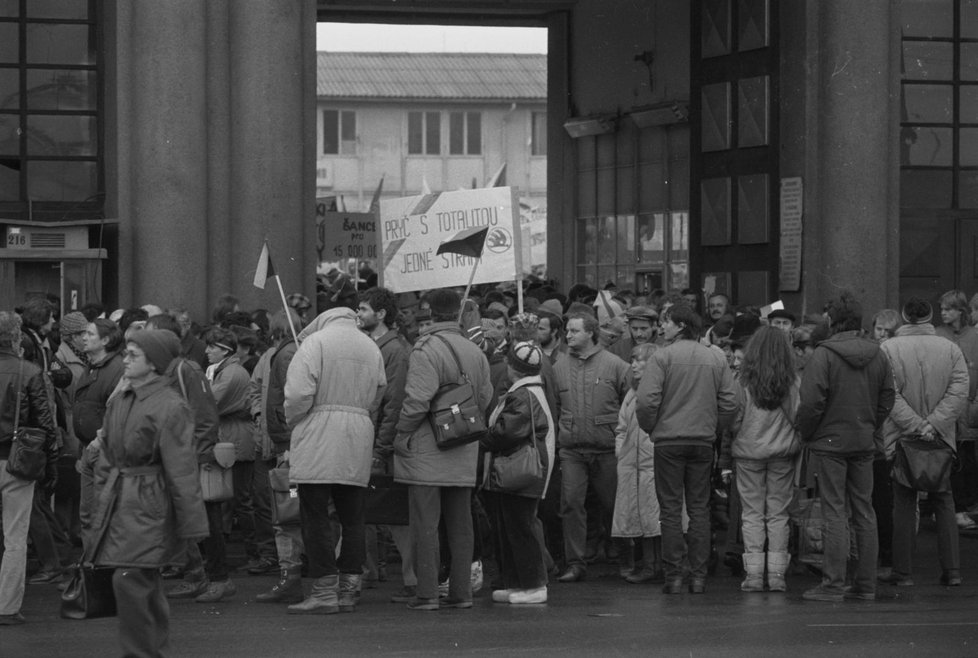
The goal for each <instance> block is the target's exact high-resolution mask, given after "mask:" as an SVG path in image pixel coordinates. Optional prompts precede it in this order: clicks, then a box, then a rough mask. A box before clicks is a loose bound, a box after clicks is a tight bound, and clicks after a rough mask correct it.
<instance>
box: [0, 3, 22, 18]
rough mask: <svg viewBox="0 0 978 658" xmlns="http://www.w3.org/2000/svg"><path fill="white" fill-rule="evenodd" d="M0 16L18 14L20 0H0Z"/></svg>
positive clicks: (5, 16) (6, 16) (15, 15)
mask: <svg viewBox="0 0 978 658" xmlns="http://www.w3.org/2000/svg"><path fill="white" fill-rule="evenodd" d="M0 16H3V17H4V18H16V17H18V16H20V0H0Z"/></svg>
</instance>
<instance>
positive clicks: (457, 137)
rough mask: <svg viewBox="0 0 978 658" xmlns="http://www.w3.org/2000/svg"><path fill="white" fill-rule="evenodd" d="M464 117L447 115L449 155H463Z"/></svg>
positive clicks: (458, 113)
mask: <svg viewBox="0 0 978 658" xmlns="http://www.w3.org/2000/svg"><path fill="white" fill-rule="evenodd" d="M464 144H465V115H464V114H463V113H461V112H452V113H451V114H449V115H448V152H449V153H450V154H451V155H459V154H462V153H465V146H464Z"/></svg>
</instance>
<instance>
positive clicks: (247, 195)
mask: <svg viewBox="0 0 978 658" xmlns="http://www.w3.org/2000/svg"><path fill="white" fill-rule="evenodd" d="M229 19H230V20H229V43H230V50H229V56H230V98H231V101H230V120H229V122H228V123H229V128H230V133H229V135H230V149H229V153H230V162H229V167H228V170H229V172H230V177H229V183H230V201H229V208H230V236H229V238H230V239H229V241H228V244H227V245H226V246H227V248H228V249H229V252H230V254H231V263H230V269H231V279H230V292H231V293H233V294H235V295H237V296H239V297H240V298H241V299H242V305H243V306H244V307H246V308H255V307H264V308H269V309H273V310H274V309H277V308H280V307H281V302H280V301H279V297H278V294H277V292H275V290H274V289H273V288H271V287H269V289H268V290H266V292H265V293H264V294H263V293H262V292H261V291H260V290H258V289H256V288H254V287H252V279H253V277H254V272H255V264H256V262H257V258H258V253H259V250H260V248H261V243H262V240H263V239H266V238H267V239H268V243H269V247H270V249H271V255H272V260H273V263H274V265H275V269H276V271H277V272H278V273H279V274H280V276H281V278H282V282H283V286H284V287H285V292H286V294H288V293H290V292H294V291H303V292H305V293H306V294H307V295H310V294H311V293H312V292H314V290H315V288H314V285H315V284H314V280H315V279H314V277H315V261H316V258H315V255H316V254H315V244H316V243H315V157H314V155H313V149H314V147H315V100H316V98H315V81H316V70H315V22H316V16H315V3H312V2H307V1H306V0H280V1H278V2H267V0H234V2H231V3H229Z"/></svg>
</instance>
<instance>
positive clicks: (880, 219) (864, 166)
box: [803, 0, 899, 321]
mask: <svg viewBox="0 0 978 658" xmlns="http://www.w3.org/2000/svg"><path fill="white" fill-rule="evenodd" d="M891 7H892V3H890V2H888V1H887V0H868V1H866V2H850V1H849V0H826V1H823V2H819V3H818V16H817V24H816V25H814V26H811V27H812V28H813V29H815V30H816V32H815V33H814V34H817V35H818V39H817V41H814V43H815V44H817V46H816V47H817V48H818V60H817V65H818V71H819V72H818V75H817V76H815V77H814V79H813V82H815V84H817V85H818V87H817V90H818V91H817V101H816V108H817V112H818V114H817V119H816V120H817V125H818V128H817V135H818V137H817V139H818V147H817V154H818V160H817V169H816V171H817V176H818V181H817V189H818V190H819V194H818V199H817V201H816V204H815V208H814V209H813V210H814V212H813V213H808V212H806V222H805V241H806V248H805V252H804V253H805V265H804V275H803V276H804V280H805V289H806V293H807V296H808V304H807V306H808V309H809V311H813V310H820V309H821V304H822V303H823V302H824V301H825V300H826V299H828V298H829V297H832V296H834V295H838V294H839V292H841V291H842V290H844V289H845V290H850V291H852V292H853V293H854V294H855V295H856V297H857V298H858V299H859V300H860V301H861V302H862V304H863V310H864V314H865V316H866V320H867V321H868V319H869V317H871V316H872V314H873V313H875V312H876V311H877V310H879V309H881V308H885V307H886V306H888V305H893V304H894V303H895V298H896V290H897V289H898V286H899V281H898V279H897V270H896V265H897V260H898V258H899V241H898V240H899V238H898V230H899V229H898V227H899V182H898V175H899V160H898V159H897V158H898V154H897V153H896V151H895V146H896V144H897V142H896V141H894V140H893V139H892V136H893V125H894V121H895V120H896V121H898V116H899V115H898V114H896V111H897V109H898V106H897V105H896V101H897V100H898V99H899V94H898V93H897V92H896V91H893V90H894V89H898V87H894V86H893V81H894V79H895V80H897V84H898V80H899V79H898V77H896V76H895V75H894V70H893V69H894V67H899V60H896V59H893V58H892V56H891V35H892V30H891V18H892V17H891V11H892V9H891ZM891 96H893V98H891ZM895 116H896V117H897V118H896V119H895V118H894V117H895ZM813 297H814V298H813ZM813 302H814V303H813ZM813 307H815V308H813Z"/></svg>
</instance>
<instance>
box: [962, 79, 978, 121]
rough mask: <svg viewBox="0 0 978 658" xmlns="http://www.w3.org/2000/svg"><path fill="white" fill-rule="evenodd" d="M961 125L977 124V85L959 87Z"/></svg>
mask: <svg viewBox="0 0 978 658" xmlns="http://www.w3.org/2000/svg"><path fill="white" fill-rule="evenodd" d="M960 94H961V116H960V117H959V119H958V120H959V121H961V123H978V85H961V87H960Z"/></svg>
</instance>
